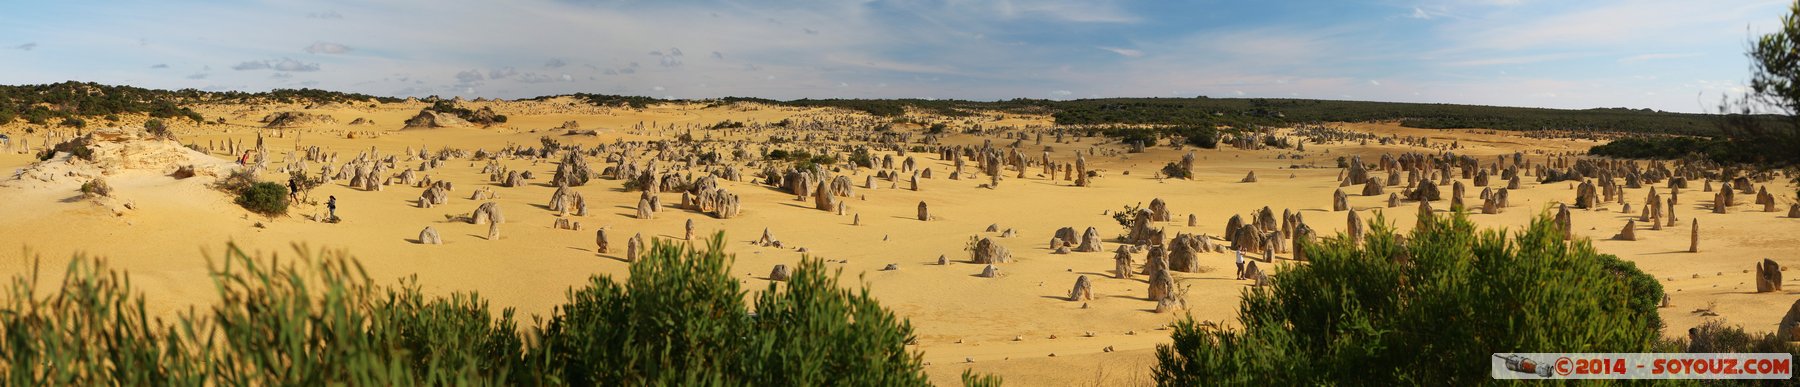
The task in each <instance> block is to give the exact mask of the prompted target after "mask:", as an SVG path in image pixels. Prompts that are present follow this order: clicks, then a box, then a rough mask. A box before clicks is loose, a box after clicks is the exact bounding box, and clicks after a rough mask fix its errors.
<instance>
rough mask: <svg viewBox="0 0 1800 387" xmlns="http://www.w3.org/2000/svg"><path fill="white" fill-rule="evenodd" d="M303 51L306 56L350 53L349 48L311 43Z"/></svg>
mask: <svg viewBox="0 0 1800 387" xmlns="http://www.w3.org/2000/svg"><path fill="white" fill-rule="evenodd" d="M305 51H306V53H308V54H342V53H346V52H350V47H345V46H344V45H342V44H337V43H332V42H313V44H312V45H309V46H306V48H305Z"/></svg>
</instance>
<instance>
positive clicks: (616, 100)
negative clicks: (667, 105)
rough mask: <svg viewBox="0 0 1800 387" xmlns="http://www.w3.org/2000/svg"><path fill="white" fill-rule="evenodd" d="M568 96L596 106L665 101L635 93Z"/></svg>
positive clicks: (647, 104)
mask: <svg viewBox="0 0 1800 387" xmlns="http://www.w3.org/2000/svg"><path fill="white" fill-rule="evenodd" d="M556 97H558V96H542V97H537V98H532V99H531V100H532V101H543V100H548V99H551V98H556ZM568 97H571V98H574V99H577V100H581V101H583V102H587V103H588V104H589V105H594V106H602V107H629V108H632V109H643V108H646V107H650V105H651V104H656V103H661V102H665V101H663V100H662V99H659V98H652V97H643V96H635V95H607V94H588V93H575V94H570V95H568Z"/></svg>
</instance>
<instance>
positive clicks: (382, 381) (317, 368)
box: [0, 235, 998, 385]
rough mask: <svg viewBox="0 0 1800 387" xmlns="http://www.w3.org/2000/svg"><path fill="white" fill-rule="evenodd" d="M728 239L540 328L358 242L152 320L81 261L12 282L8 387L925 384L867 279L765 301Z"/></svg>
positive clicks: (899, 322)
mask: <svg viewBox="0 0 1800 387" xmlns="http://www.w3.org/2000/svg"><path fill="white" fill-rule="evenodd" d="M723 240H724V239H723V236H722V235H718V236H714V237H713V238H712V239H711V240H710V242H708V243H706V244H705V245H704V247H703V248H696V247H693V246H692V245H677V244H670V243H664V242H661V241H656V242H653V244H652V246H651V247H650V248H649V249H648V251H647V252H646V253H645V254H644V255H643V256H642V257H640V258H639V259H638V260H637V261H635V262H632V264H631V268H630V270H631V274H630V276H629V277H628V278H625V279H622V280H615V279H613V278H611V277H594V278H593V279H592V280H591V282H589V283H588V284H587V285H585V286H583V287H580V288H576V289H571V290H570V291H569V293H568V294H567V296H568V300H567V301H566V303H565V304H563V305H562V306H560V307H557V308H556V309H555V311H553V312H552V313H551V315H550V316H549V318H548V319H546V320H544V321H543V322H541V323H536V324H533V325H534V326H532V327H529V328H524V329H522V328H521V327H520V324H519V322H518V321H516V320H515V319H514V318H513V311H512V310H511V309H504V310H500V311H499V312H498V313H496V312H495V311H493V310H492V309H490V308H489V307H488V303H487V301H485V300H484V299H482V298H481V297H480V296H479V295H478V294H474V293H457V294H453V295H451V296H450V297H436V296H426V295H423V294H422V293H421V292H420V290H419V287H418V285H416V283H415V282H414V281H413V280H411V279H410V278H408V279H403V280H402V281H400V282H399V284H398V285H395V286H383V285H380V284H377V283H376V282H375V281H373V280H371V279H370V278H368V276H367V274H366V272H364V271H363V270H362V267H361V266H360V265H359V264H358V263H357V262H356V260H355V259H353V258H350V257H349V256H348V255H347V254H345V253H342V252H314V251H310V250H307V249H305V248H297V249H296V250H297V252H298V254H299V256H300V257H299V259H297V260H296V259H289V260H280V259H276V258H268V259H264V258H260V257H256V258H253V257H251V256H250V255H249V254H246V253H245V252H243V251H242V250H239V249H238V248H236V247H235V246H231V247H228V249H227V250H226V253H225V256H224V257H222V259H220V260H216V261H213V262H215V264H213V265H210V267H209V271H210V272H211V277H212V278H213V281H214V283H215V284H216V285H217V286H216V287H215V288H216V289H217V290H218V292H219V301H218V302H217V303H215V304H213V305H212V306H211V307H210V308H208V309H206V310H203V311H197V312H190V313H184V314H181V315H180V316H178V317H176V318H174V319H172V320H162V319H152V318H150V317H147V316H148V314H147V313H146V310H145V307H144V304H143V302H142V297H143V296H142V293H141V292H140V291H138V290H137V289H135V288H133V287H132V285H131V281H130V279H129V277H128V276H126V275H125V273H122V272H118V271H115V270H113V269H110V268H108V266H107V265H106V263H105V261H104V260H99V259H88V258H80V257H78V258H77V259H75V260H73V261H72V262H71V263H70V265H69V267H68V269H67V275H66V277H67V279H66V280H64V281H63V282H61V285H60V287H59V286H57V285H56V284H42V283H38V276H36V275H29V276H20V277H15V278H14V279H13V281H12V284H11V287H9V288H8V289H7V292H8V294H7V297H5V298H4V300H5V301H4V302H5V304H0V305H3V307H4V309H0V326H3V327H5V329H0V375H4V377H5V378H6V382H7V383H6V384H9V385H95V384H102V385H107V384H120V385H168V384H179V385H206V384H218V385H327V384H347V385H545V384H550V385H562V384H571V385H670V384H678V385H828V384H842V385H925V384H926V380H925V375H924V372H923V369H922V365H921V361H920V359H919V356H918V354H917V353H915V352H912V351H911V350H909V349H908V348H907V347H906V345H907V343H909V342H911V341H912V340H913V338H914V337H913V333H912V327H911V325H910V324H909V323H908V322H906V321H905V320H903V319H900V318H897V317H895V316H894V314H893V313H892V312H890V311H888V310H887V309H885V308H883V307H881V305H880V304H879V303H877V302H876V301H875V300H874V299H873V298H872V297H870V296H869V294H868V292H867V291H866V290H850V289H846V288H844V287H842V286H840V284H839V283H838V279H837V278H838V276H839V275H840V274H839V273H828V272H826V270H827V269H826V268H825V267H824V265H823V264H822V263H820V262H819V261H818V260H816V259H808V260H805V261H803V262H802V263H801V264H800V265H799V267H798V269H797V270H795V272H794V276H793V277H792V279H790V280H789V281H787V282H786V283H785V284H771V285H770V286H769V287H768V288H767V289H766V290H764V291H763V292H762V293H760V294H758V295H757V296H756V297H755V302H754V308H752V307H751V306H752V305H751V304H749V303H747V302H746V301H745V300H746V297H745V292H744V291H743V290H741V289H740V285H739V281H738V280H737V279H736V278H733V277H732V276H731V275H730V274H729V272H728V271H727V270H729V269H730V264H731V261H732V257H731V256H730V255H726V254H724V253H723V252H722V245H723V243H724V242H723ZM45 292H48V293H47V294H46V293H45ZM752 310H754V311H755V312H752ZM964 379H965V380H970V381H974V382H977V383H988V382H998V380H997V379H995V378H983V377H981V376H979V375H972V374H970V375H965V376H964Z"/></svg>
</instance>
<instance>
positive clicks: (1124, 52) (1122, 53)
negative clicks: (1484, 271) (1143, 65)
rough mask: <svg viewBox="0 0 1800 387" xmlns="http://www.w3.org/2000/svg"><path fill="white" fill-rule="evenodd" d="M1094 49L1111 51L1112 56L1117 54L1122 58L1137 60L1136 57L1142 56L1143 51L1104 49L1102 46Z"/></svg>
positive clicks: (1116, 48)
mask: <svg viewBox="0 0 1800 387" xmlns="http://www.w3.org/2000/svg"><path fill="white" fill-rule="evenodd" d="M1096 48H1099V49H1102V50H1106V51H1111V52H1112V53H1114V54H1119V55H1120V56H1124V57H1130V58H1137V57H1142V56H1144V52H1143V51H1139V50H1133V49H1129V48H1118V47H1104V46H1102V47H1096Z"/></svg>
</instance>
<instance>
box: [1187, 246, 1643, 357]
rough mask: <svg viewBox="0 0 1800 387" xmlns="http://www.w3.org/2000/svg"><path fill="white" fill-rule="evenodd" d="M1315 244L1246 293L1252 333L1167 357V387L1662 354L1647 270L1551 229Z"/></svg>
mask: <svg viewBox="0 0 1800 387" xmlns="http://www.w3.org/2000/svg"><path fill="white" fill-rule="evenodd" d="M1370 226H1371V232H1369V234H1368V236H1367V237H1366V239H1365V240H1363V241H1360V242H1357V241H1351V240H1348V239H1347V238H1346V237H1344V236H1341V235H1340V236H1338V237H1336V238H1330V239H1325V240H1322V241H1319V242H1316V243H1310V244H1307V245H1305V246H1304V247H1302V248H1304V249H1306V250H1307V256H1308V257H1311V262H1308V263H1307V264H1304V265H1295V266H1291V267H1289V268H1288V269H1286V270H1285V271H1282V272H1280V273H1279V274H1276V275H1274V276H1271V277H1270V283H1271V284H1270V286H1267V287H1260V288H1253V289H1251V290H1248V291H1246V292H1245V293H1244V298H1243V300H1242V301H1241V302H1240V304H1239V305H1240V306H1239V312H1238V313H1239V316H1238V320H1239V322H1240V323H1241V326H1242V328H1241V330H1236V331H1232V330H1221V329H1217V328H1212V327H1209V326H1205V325H1202V324H1200V323H1196V322H1194V321H1192V320H1188V321H1184V322H1181V323H1178V324H1177V325H1176V328H1175V331H1174V333H1173V334H1172V336H1173V340H1174V342H1173V343H1171V344H1169V345H1165V346H1162V347H1159V348H1158V350H1157V358H1158V361H1159V364H1158V365H1157V366H1156V368H1155V374H1156V377H1157V379H1158V381H1159V383H1161V384H1163V385H1215V384H1226V385H1229V384H1251V383H1256V384H1273V385H1312V384H1333V383H1342V382H1345V381H1355V384H1368V385H1418V384H1429V385H1471V384H1479V383H1482V382H1484V381H1486V380H1489V379H1488V378H1489V377H1488V361H1487V358H1488V357H1489V356H1490V355H1491V354H1492V353H1495V352H1650V351H1653V350H1654V349H1655V347H1656V346H1657V345H1658V343H1659V340H1658V338H1659V330H1660V328H1661V322H1660V321H1661V320H1660V319H1659V317H1658V316H1657V312H1656V306H1657V304H1658V303H1659V302H1660V301H1661V299H1662V296H1663V290H1662V288H1661V286H1660V285H1658V284H1657V282H1656V280H1655V279H1654V278H1651V277H1649V276H1648V275H1646V274H1644V273H1642V272H1640V271H1638V269H1637V268H1636V266H1635V265H1633V264H1631V263H1630V262H1627V261H1622V260H1620V259H1619V258H1617V257H1614V256H1612V255H1607V254H1600V253H1597V252H1595V251H1594V249H1593V247H1592V246H1590V245H1589V244H1588V243H1587V242H1586V241H1579V242H1566V241H1564V240H1562V237H1561V235H1562V234H1561V232H1560V231H1559V230H1557V229H1556V226H1555V225H1553V224H1552V222H1551V221H1550V220H1549V218H1548V217H1539V218H1537V219H1536V220H1534V221H1533V222H1532V224H1531V225H1530V226H1529V227H1527V228H1525V229H1524V230H1520V231H1518V232H1517V233H1516V234H1513V235H1511V236H1510V237H1509V236H1508V235H1506V234H1505V233H1504V232H1503V231H1496V230H1487V231H1478V230H1476V228H1475V225H1474V224H1473V223H1472V222H1470V221H1469V220H1468V218H1467V217H1466V215H1465V214H1461V213H1457V214H1454V215H1448V216H1430V215H1427V216H1425V217H1422V218H1420V219H1419V227H1417V228H1416V229H1414V230H1413V231H1412V232H1411V233H1409V234H1406V235H1401V234H1399V233H1396V232H1394V230H1393V228H1392V227H1391V226H1388V225H1386V224H1384V223H1383V220H1382V219H1381V217H1379V216H1378V217H1377V218H1376V219H1375V220H1374V221H1372V222H1370Z"/></svg>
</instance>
